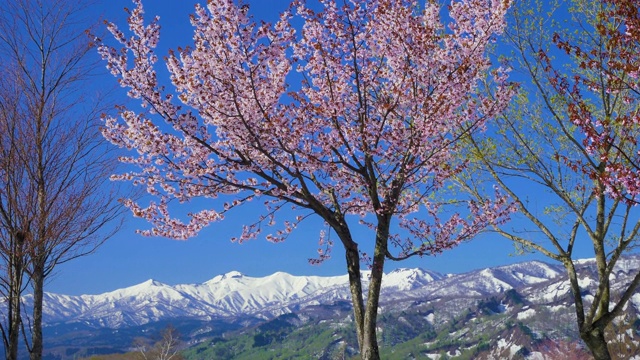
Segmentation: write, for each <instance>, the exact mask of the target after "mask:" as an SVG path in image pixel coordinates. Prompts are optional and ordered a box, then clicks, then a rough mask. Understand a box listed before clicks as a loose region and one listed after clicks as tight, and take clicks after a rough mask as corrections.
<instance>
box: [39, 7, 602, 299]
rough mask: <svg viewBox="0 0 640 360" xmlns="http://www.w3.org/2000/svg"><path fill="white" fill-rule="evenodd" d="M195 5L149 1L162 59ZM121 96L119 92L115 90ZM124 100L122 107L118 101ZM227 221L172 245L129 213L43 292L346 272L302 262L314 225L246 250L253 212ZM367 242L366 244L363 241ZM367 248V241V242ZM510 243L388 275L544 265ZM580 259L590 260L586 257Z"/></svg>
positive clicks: (482, 243)
mask: <svg viewBox="0 0 640 360" xmlns="http://www.w3.org/2000/svg"><path fill="white" fill-rule="evenodd" d="M196 2H197V1H193V0H181V1H175V0H147V1H146V2H145V9H146V13H147V16H148V18H149V19H150V18H151V16H152V15H159V16H160V23H161V25H162V32H161V42H160V46H159V51H158V54H159V55H164V54H165V53H166V51H167V49H169V48H174V49H175V48H177V47H178V46H184V45H187V44H188V43H189V41H190V39H191V36H192V28H191V25H190V24H189V17H188V16H189V14H190V13H192V12H193V4H195V3H196ZM249 3H250V4H251V12H252V13H253V15H254V17H255V18H256V19H265V20H267V21H272V20H274V19H275V18H276V17H277V15H278V14H279V12H281V11H282V10H284V9H285V8H286V7H287V5H288V0H252V1H249ZM125 6H126V7H130V8H131V7H133V5H132V4H131V2H129V1H125V0H110V1H107V0H99V1H98V3H97V5H96V7H95V8H94V9H93V10H92V11H95V14H96V16H103V17H104V18H106V19H108V20H110V21H114V22H116V23H118V24H119V25H120V26H124V24H126V22H125V21H126V13H125V12H124V11H123V10H122V9H123V7H125ZM103 81H104V86H105V87H107V88H112V87H115V86H116V80H115V79H114V78H112V77H110V76H105V78H104V80H103ZM117 92H118V94H119V95H120V96H124V93H125V91H124V89H118V90H117ZM120 102H122V101H120ZM240 210H241V211H245V213H240V212H239V211H236V213H235V215H233V216H229V217H228V219H227V220H225V221H224V222H221V223H216V224H214V225H212V226H210V227H208V228H206V229H205V230H203V231H202V232H201V233H200V235H199V236H198V237H196V238H193V239H190V240H188V241H175V240H169V239H164V238H146V237H142V236H140V235H137V234H136V233H135V229H136V228H142V229H145V228H147V227H148V225H147V224H146V223H145V222H144V221H141V220H136V219H133V218H132V217H131V215H130V214H129V213H127V214H126V216H127V218H128V221H127V225H126V227H125V228H124V229H122V231H120V232H119V233H118V234H116V235H115V236H114V237H113V238H111V239H110V240H109V241H107V242H106V243H105V244H104V245H103V246H102V247H101V248H100V249H98V251H97V252H96V253H94V254H92V255H89V256H86V257H83V258H79V259H76V260H74V261H71V262H69V263H66V264H63V265H60V266H59V267H58V268H57V271H56V272H55V273H54V274H53V275H52V277H51V278H50V279H49V283H48V284H47V287H46V290H47V291H49V292H56V293H62V294H70V295H77V294H98V293H102V292H106V291H111V290H115V289H117V288H121V287H126V286H131V285H134V284H137V283H140V282H143V281H145V280H147V279H155V280H158V281H161V282H164V283H168V284H178V283H199V282H204V281H206V280H208V279H211V278H212V277H214V276H215V275H217V274H222V273H226V272H229V271H232V270H238V271H240V272H242V273H244V274H246V275H249V276H256V277H257V276H265V275H268V274H271V273H273V272H276V271H285V272H289V273H291V274H294V275H341V274H345V273H346V268H345V262H344V259H343V257H344V254H343V250H342V247H341V245H340V244H339V243H337V244H336V246H335V247H334V249H333V255H332V258H331V259H330V260H329V261H327V262H325V263H324V264H322V265H319V266H312V265H309V263H308V261H307V259H308V258H310V257H314V256H315V255H316V250H317V239H318V231H319V228H317V225H318V224H317V222H316V223H315V224H314V223H312V222H309V224H308V225H307V226H305V227H303V228H300V229H298V230H297V231H295V232H294V233H293V234H292V236H291V237H290V239H289V240H288V241H286V242H284V243H280V244H272V243H269V242H267V241H265V240H255V241H251V242H246V243H244V244H236V243H231V242H230V241H229V238H230V237H232V236H237V235H238V234H239V229H240V226H241V224H242V221H243V220H244V219H246V218H247V216H248V215H250V214H248V213H246V212H251V209H249V208H244V209H242V208H241V209H240ZM362 242H363V243H364V242H367V241H362ZM368 243H370V241H368ZM512 253H513V246H512V244H511V243H510V242H509V241H507V240H505V239H503V238H501V237H499V236H497V235H491V234H487V235H482V236H480V237H478V238H477V239H475V240H474V241H471V242H468V243H464V244H461V245H460V246H459V247H457V248H456V249H453V250H450V251H447V252H445V253H443V254H441V255H439V256H436V257H424V258H415V259H411V260H408V261H404V262H400V263H394V262H390V261H389V262H387V265H386V272H388V271H391V270H392V269H394V268H397V267H422V268H425V269H430V270H435V271H439V272H443V273H460V272H465V271H469V270H473V269H478V268H483V267H490V266H496V265H503V264H508V263H513V262H519V261H525V260H530V259H541V260H546V259H545V258H544V257H542V256H540V255H528V256H515V257H514V256H511V254H512ZM585 256H590V255H589V254H588V253H587V252H585Z"/></svg>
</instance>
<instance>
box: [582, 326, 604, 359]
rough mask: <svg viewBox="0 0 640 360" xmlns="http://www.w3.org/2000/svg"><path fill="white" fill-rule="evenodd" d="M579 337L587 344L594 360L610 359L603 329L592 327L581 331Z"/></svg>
mask: <svg viewBox="0 0 640 360" xmlns="http://www.w3.org/2000/svg"><path fill="white" fill-rule="evenodd" d="M580 337H581V338H582V340H584V342H585V343H586V344H587V347H588V348H589V350H590V351H591V354H593V357H594V359H595V360H611V354H610V353H609V348H608V346H607V341H606V340H605V338H604V329H599V328H592V329H590V330H588V331H581V332H580Z"/></svg>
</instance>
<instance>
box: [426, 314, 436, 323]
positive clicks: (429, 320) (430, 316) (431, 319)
mask: <svg viewBox="0 0 640 360" xmlns="http://www.w3.org/2000/svg"><path fill="white" fill-rule="evenodd" d="M435 318H436V316H435V315H434V314H433V313H431V314H429V315H427V316H425V317H424V319H425V320H427V321H428V322H429V323H431V324H433V321H434V320H435Z"/></svg>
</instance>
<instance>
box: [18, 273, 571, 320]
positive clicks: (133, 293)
mask: <svg viewBox="0 0 640 360" xmlns="http://www.w3.org/2000/svg"><path fill="white" fill-rule="evenodd" d="M561 273H562V269H561V268H559V267H557V266H552V265H548V264H545V263H542V262H528V263H521V264H515V265H508V266H502V267H496V268H490V269H483V270H479V271H473V272H469V273H465V274H458V275H443V274H439V273H437V272H433V271H428V270H423V269H397V270H394V271H391V272H390V273H388V274H386V275H385V276H384V277H383V280H382V291H383V298H382V299H381V300H382V301H383V302H384V301H394V299H399V298H402V297H407V296H409V297H414V298H423V299H424V298H438V297H446V296H474V295H478V296H481V295H486V294H491V293H496V292H501V291H505V290H508V289H512V288H516V287H521V286H526V285H530V284H537V283H540V282H543V281H547V280H549V279H552V278H555V277H556V276H558V275H559V274H561ZM369 274H370V273H369V272H367V271H363V273H362V280H363V283H364V285H365V286H366V283H367V282H368V276H369ZM349 299H350V292H349V286H348V276H347V275H342V276H332V277H322V276H294V275H291V274H287V273H284V272H277V273H274V274H272V275H269V276H265V277H250V276H246V275H243V274H241V273H239V272H237V271H232V272H229V273H226V274H222V275H218V276H216V277H214V278H212V279H211V280H209V281H206V282H204V283H201V284H181V285H175V286H172V285H167V284H163V283H161V282H158V281H155V280H148V281H145V282H143V283H141V284H138V285H134V286H131V287H127V288H123V289H118V290H114V291H111V292H107V293H104V294H99V295H81V296H68V295H58V294H51V293H47V294H46V298H45V308H44V314H45V321H46V323H48V324H55V323H73V322H83V323H87V324H90V325H94V326H100V327H109V328H118V327H123V326H132V325H142V324H146V323H150V322H155V321H159V320H163V319H170V318H191V319H200V320H211V319H215V318H229V317H237V316H254V317H260V318H265V319H266V318H272V317H274V316H278V315H281V314H284V313H288V312H293V311H296V310H299V309H301V308H304V307H307V306H310V305H321V304H332V303H334V302H336V301H340V300H349ZM26 303H27V306H28V305H29V304H30V299H29V298H27V299H26Z"/></svg>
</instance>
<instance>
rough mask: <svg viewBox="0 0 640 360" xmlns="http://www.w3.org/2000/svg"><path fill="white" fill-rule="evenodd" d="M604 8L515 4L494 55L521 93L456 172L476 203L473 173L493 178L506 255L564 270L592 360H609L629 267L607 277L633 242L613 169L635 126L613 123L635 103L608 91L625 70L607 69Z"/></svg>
mask: <svg viewBox="0 0 640 360" xmlns="http://www.w3.org/2000/svg"><path fill="white" fill-rule="evenodd" d="M614 10H615V8H614V7H613V6H612V5H611V4H609V3H606V2H600V1H595V2H592V1H583V0H574V1H567V2H552V3H550V2H541V1H535V0H534V1H520V2H518V3H517V4H516V6H515V7H514V9H513V13H512V16H511V19H510V24H511V25H510V27H509V29H508V30H507V32H506V38H507V39H508V40H509V45H511V48H512V49H513V53H512V54H510V56H507V59H505V61H509V62H510V65H511V66H513V68H514V72H515V73H517V74H519V76H522V78H523V79H524V80H523V83H522V88H521V92H520V93H519V95H518V97H517V98H516V99H515V100H514V102H513V105H512V106H511V108H510V109H509V110H508V111H507V112H505V113H504V114H503V116H500V117H499V119H498V120H497V121H496V122H495V123H494V124H495V127H494V128H492V129H491V131H488V132H487V133H486V134H491V135H490V136H486V137H481V136H475V135H474V136H471V137H469V154H468V155H469V157H470V158H471V159H473V162H474V164H475V167H474V170H477V171H478V172H477V173H475V174H474V175H467V177H466V178H464V179H462V182H464V183H465V184H466V187H467V190H469V192H471V193H472V194H475V195H476V196H477V197H478V198H482V197H483V196H484V195H483V189H482V183H481V182H480V181H481V178H484V179H486V178H487V177H488V178H489V179H492V180H493V181H495V182H496V183H497V184H498V185H499V186H500V187H501V188H502V189H504V191H506V192H507V193H508V194H509V195H510V196H511V198H512V199H513V200H514V201H515V205H516V206H517V208H518V215H517V216H515V217H514V219H513V221H512V222H511V223H510V224H508V225H504V226H496V227H495V231H496V232H497V233H499V234H501V235H503V236H504V237H506V238H507V239H510V240H512V241H513V242H514V244H516V248H517V250H518V251H538V252H540V253H542V254H544V255H546V256H547V257H549V258H551V259H553V260H556V261H558V262H560V263H562V264H563V265H564V267H565V269H566V272H567V276H568V279H569V283H570V288H571V293H572V295H573V300H574V305H575V312H576V325H577V327H578V330H579V333H580V337H581V338H582V340H584V342H585V343H586V344H587V346H588V348H589V349H590V351H591V353H592V354H593V356H594V357H595V358H596V359H610V358H611V355H610V353H609V350H608V347H607V341H606V339H605V336H604V333H605V329H606V328H607V326H609V324H611V322H612V321H613V319H614V318H616V316H618V315H620V314H621V311H622V309H623V308H624V306H625V305H626V304H627V302H628V300H629V299H630V297H631V296H632V295H633V294H634V293H635V290H636V288H637V286H638V284H639V283H640V271H638V270H633V271H634V272H635V276H634V277H632V281H631V282H630V283H629V284H624V286H622V285H623V284H616V285H617V286H616V288H618V289H620V293H619V294H616V295H617V296H613V294H612V289H613V287H612V281H613V280H611V274H612V272H613V271H614V268H616V267H617V266H624V264H621V262H623V261H624V259H623V258H622V257H623V255H624V254H628V253H630V252H631V251H632V250H633V249H634V248H635V247H636V246H637V245H638V231H639V230H640V221H638V210H637V208H636V207H635V206H634V204H635V201H634V200H633V199H634V198H635V193H634V190H633V188H632V187H630V186H628V183H627V182H625V181H619V180H620V178H619V177H618V176H617V175H616V174H619V173H616V169H622V168H627V167H628V166H629V165H631V164H632V163H631V162H630V161H629V159H630V158H633V157H635V154H636V153H637V151H638V148H637V144H636V140H635V139H638V137H640V127H639V126H638V125H637V124H635V123H633V124H632V123H630V122H626V123H625V122H624V119H625V118H627V117H629V116H635V115H634V114H637V112H638V110H639V105H640V103H638V102H637V101H635V99H634V98H633V97H632V96H631V95H632V90H630V89H628V88H625V87H622V86H620V85H621V84H620V79H628V78H629V76H630V74H629V71H630V69H629V68H625V67H621V66H617V65H616V64H617V63H616V61H617V60H616V59H619V57H618V55H619V54H621V53H624V51H626V50H625V46H626V45H624V44H623V43H622V42H620V41H618V40H616V38H615V36H611V34H612V33H614V32H616V31H621V30H620V29H621V28H620V26H621V19H620V17H619V16H616V15H615V11H614ZM480 174H485V175H486V176H487V177H483V176H480ZM616 179H618V180H616ZM539 194H542V195H539ZM578 247H581V248H586V249H589V248H591V249H593V257H594V258H595V264H596V269H597V276H596V278H595V279H592V280H589V281H594V282H595V291H594V292H588V291H586V289H585V288H586V286H587V285H589V284H587V283H585V281H586V280H585V279H584V278H583V277H582V275H581V274H579V273H578V271H577V267H578V266H577V263H576V262H575V255H576V248H578ZM614 299H615V300H614Z"/></svg>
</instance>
